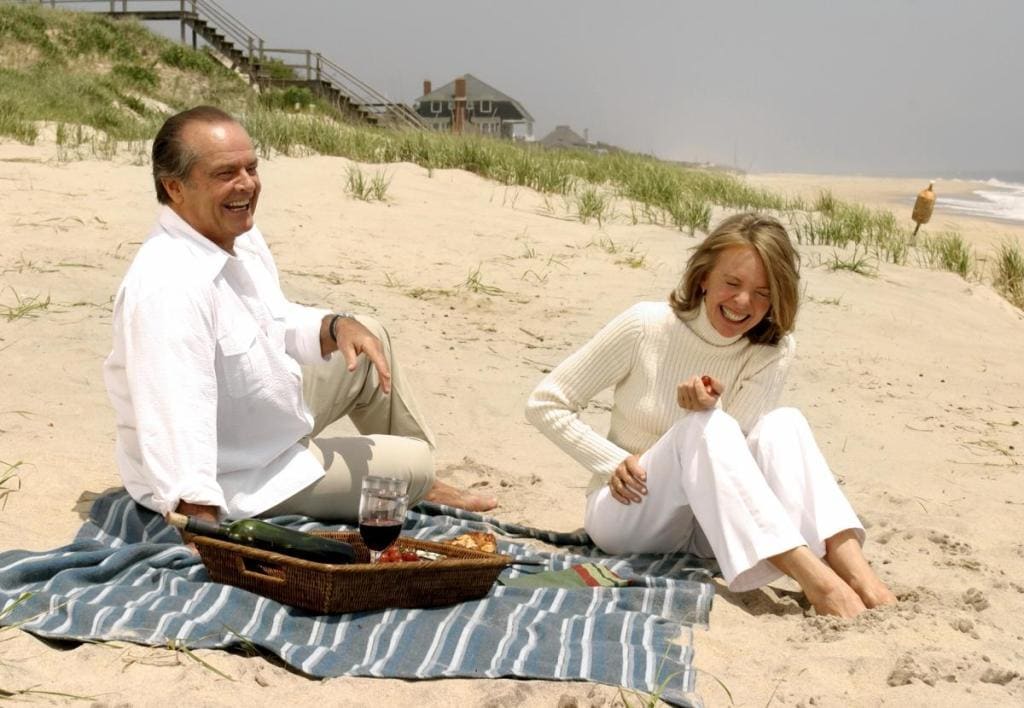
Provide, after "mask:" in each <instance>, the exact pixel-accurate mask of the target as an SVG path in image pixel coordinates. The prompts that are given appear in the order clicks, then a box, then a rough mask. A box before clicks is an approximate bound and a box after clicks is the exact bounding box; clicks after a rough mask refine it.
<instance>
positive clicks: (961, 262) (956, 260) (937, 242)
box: [918, 231, 977, 279]
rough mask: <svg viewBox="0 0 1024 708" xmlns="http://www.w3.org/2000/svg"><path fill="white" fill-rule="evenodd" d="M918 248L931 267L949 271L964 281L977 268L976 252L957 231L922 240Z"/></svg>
mask: <svg viewBox="0 0 1024 708" xmlns="http://www.w3.org/2000/svg"><path fill="white" fill-rule="evenodd" d="M918 248H919V250H920V251H921V253H922V255H923V256H924V260H925V262H926V263H927V264H928V265H929V266H930V267H932V268H938V269H940V270H948V271H950V272H951V273H956V274H957V275H959V276H960V277H961V278H964V279H966V278H967V277H968V276H969V275H970V274H971V272H972V271H973V270H974V269H975V267H976V263H977V258H976V257H975V255H974V252H973V251H972V250H971V249H970V247H969V246H968V245H967V244H966V243H965V242H964V239H963V237H962V236H961V235H960V234H959V233H958V232H956V231H946V232H943V233H940V234H938V235H937V236H932V237H930V238H925V239H922V240H921V242H920V244H919V245H918Z"/></svg>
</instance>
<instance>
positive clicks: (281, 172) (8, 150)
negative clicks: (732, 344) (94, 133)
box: [0, 142, 1024, 707]
mask: <svg viewBox="0 0 1024 708" xmlns="http://www.w3.org/2000/svg"><path fill="white" fill-rule="evenodd" d="M132 162H133V159H132V158H131V157H125V158H123V159H121V160H119V161H115V162H103V161H96V160H83V161H74V162H59V161H58V160H57V159H56V149H55V147H54V146H53V144H52V143H51V144H42V145H39V146H34V147H26V146H22V145H18V144H14V143H10V142H3V143H0V304H2V305H3V307H2V308H0V314H2V313H4V312H6V311H7V309H8V308H11V307H15V306H17V305H18V303H19V301H20V303H21V306H22V307H24V306H26V305H29V306H31V305H32V304H33V303H36V304H40V305H41V304H43V303H48V304H47V305H46V306H45V307H39V308H38V309H35V310H30V311H29V312H28V313H27V314H26V316H24V317H20V318H17V319H11V320H7V319H6V318H3V317H0V361H2V369H0V377H2V378H0V380H2V382H3V383H2V390H3V396H2V402H0V460H3V461H4V462H6V463H8V464H13V463H15V462H19V461H20V462H22V463H23V464H22V466H21V467H20V468H19V471H20V477H21V483H22V484H21V489H20V491H17V492H15V493H13V494H11V495H10V496H9V498H8V500H7V504H6V508H4V509H3V510H2V511H0V548H28V549H45V548H50V547H55V546H58V545H63V544H64V543H66V542H68V541H69V540H70V539H71V537H72V536H73V534H74V532H75V530H76V529H77V528H78V526H79V525H80V524H81V522H82V518H83V515H84V514H85V513H86V511H87V508H88V500H89V499H90V498H91V497H92V496H93V495H95V494H97V493H100V492H102V491H104V490H106V489H108V488H110V487H114V486H117V485H118V484H119V480H118V477H117V474H116V471H115V469H114V464H113V454H112V453H113V440H114V428H113V416H112V414H111V411H110V407H109V404H108V402H107V399H106V394H105V391H104V389H103V383H102V380H101V377H100V365H101V362H102V360H103V358H104V357H105V356H106V354H107V352H108V349H109V344H110V300H111V297H112V295H113V294H114V292H115V290H116V287H117V284H118V282H119V280H120V277H121V275H122V273H123V272H124V270H125V268H126V267H127V265H128V262H129V259H130V258H131V257H132V255H133V253H134V251H135V249H136V248H137V246H138V243H139V241H140V240H141V239H142V237H143V236H144V235H145V234H146V232H147V231H148V229H149V228H150V226H151V224H152V223H153V220H154V215H155V212H156V204H155V200H154V199H153V196H152V187H151V182H150V177H149V175H148V169H147V167H146V166H142V165H136V164H132ZM349 164H350V163H349V162H348V161H346V160H344V159H340V158H327V157H309V158H304V159H293V158H283V157H279V158H276V159H273V160H269V161H267V162H265V163H264V165H263V166H262V173H263V180H264V193H263V197H262V200H261V203H260V213H259V217H258V221H259V223H260V225H261V228H262V230H263V231H264V233H265V234H266V235H267V238H268V240H269V242H270V245H271V248H272V249H273V250H274V252H275V255H276V257H277V260H278V265H279V267H280V268H281V270H282V277H283V281H284V285H285V290H286V292H287V293H288V294H289V295H290V296H291V297H293V298H294V299H296V300H299V301H302V302H308V303H326V304H330V305H333V306H334V307H337V308H346V309H351V310H355V311H363V312H372V313H374V314H376V315H377V316H379V317H380V318H381V319H383V320H384V321H386V322H387V323H389V325H390V327H391V330H392V332H393V334H394V337H395V340H396V341H397V346H398V347H399V348H400V350H401V352H402V354H403V355H404V356H403V358H404V360H405V362H406V365H407V368H408V369H409V370H410V372H411V376H412V378H413V379H414V380H415V381H416V382H417V383H418V390H419V396H420V400H421V402H422V404H423V406H424V407H425V408H426V409H427V411H428V415H429V418H430V419H431V421H432V423H433V424H434V426H435V428H436V432H437V434H438V440H439V451H438V463H439V466H440V469H441V476H442V478H445V479H447V480H449V481H453V482H455V483H458V484H477V485H480V486H482V487H483V488H485V489H489V490H493V492H494V493H495V494H497V495H498V496H499V498H500V499H501V503H502V507H501V509H500V511H499V514H498V515H499V516H500V517H501V518H503V519H507V520H510V521H516V522H525V523H528V524H531V525H535V526H542V527H550V528H555V529H562V530H570V529H574V528H577V527H579V526H580V525H581V523H582V519H583V489H584V487H585V486H586V484H587V481H588V478H589V475H588V473H586V472H585V471H583V470H582V469H578V468H577V467H576V466H575V465H574V463H573V462H572V461H571V460H570V459H569V458H568V457H566V456H564V455H562V454H561V453H560V452H559V451H558V450H557V449H556V448H555V447H554V446H553V445H550V444H549V443H547V442H546V441H545V440H543V439H542V437H541V436H540V434H539V433H537V432H535V431H534V430H533V429H532V428H531V427H530V426H529V425H528V424H527V423H526V421H525V420H524V418H523V415H522V408H523V404H524V400H525V397H526V395H527V394H528V392H529V391H530V389H531V387H532V386H533V385H534V384H535V383H536V382H537V381H538V380H539V378H540V377H541V376H542V375H543V374H542V372H544V371H546V370H548V369H550V367H552V366H553V365H555V364H557V363H558V362H559V361H561V359H562V358H564V357H565V356H566V355H567V354H568V353H569V352H571V351H572V350H573V349H574V348H576V347H577V346H579V345H580V344H581V343H582V342H584V341H585V340H586V339H587V338H588V337H589V336H590V335H591V334H592V333H594V332H595V331H596V330H597V329H598V328H599V327H600V326H601V325H602V324H603V323H604V322H605V321H607V320H608V319H609V318H610V317H612V316H613V315H615V314H617V313H618V312H620V311H621V310H622V309H624V308H625V307H626V306H628V305H629V304H631V303H633V302H635V301H637V300H643V299H647V300H653V299H661V298H663V297H664V296H665V293H666V292H667V291H668V289H669V288H670V287H671V286H672V285H673V283H674V282H675V280H676V278H677V275H678V272H679V270H680V267H681V264H682V263H683V262H684V260H685V258H686V255H687V249H688V248H689V247H691V246H692V245H693V244H694V243H695V242H696V240H695V239H693V238H690V237H689V236H688V235H685V234H683V233H680V232H679V231H675V230H672V229H668V228H664V227H660V226H651V225H637V226H633V225H631V224H630V223H629V221H628V220H627V219H625V218H621V219H615V220H613V221H612V222H610V223H606V224H605V225H604V227H603V228H602V227H599V226H598V225H597V224H595V223H590V224H587V225H583V224H581V223H579V221H578V220H575V219H574V218H572V216H571V215H570V214H568V213H567V209H566V206H565V205H564V203H563V202H562V200H561V199H560V198H558V197H555V198H548V199H545V198H544V197H543V196H542V195H539V194H537V193H535V192H532V191H530V190H526V189H517V188H505V187H503V186H500V185H496V184H494V183H491V182H487V181H485V180H483V179H480V178H478V177H476V176H474V175H471V174H468V173H465V172H460V171H441V170H438V171H434V172H433V173H432V175H431V174H428V172H427V171H426V170H425V169H423V168H420V167H418V166H414V165H409V164H396V165H387V166H384V167H379V166H364V169H365V170H368V171H370V172H373V171H376V170H378V169H385V170H386V171H387V173H388V174H389V175H390V176H391V179H392V182H391V188H390V190H389V200H388V201H387V202H386V203H364V202H360V201H357V200H355V199H353V198H352V197H350V196H348V195H346V193H345V190H344V183H345V177H346V168H347V166H348V165H349ZM750 179H751V180H752V181H754V182H756V183H758V184H762V185H766V186H769V187H771V188H773V189H778V190H779V191H786V192H790V193H794V192H800V193H809V194H810V195H812V196H813V194H814V193H815V192H816V191H817V189H818V188H819V187H825V186H831V187H832V188H833V191H834V192H835V193H836V195H837V196H839V197H841V198H846V199H858V200H861V201H864V202H865V203H868V204H871V205H873V206H874V205H878V206H882V205H890V206H891V205H895V206H896V208H897V209H898V208H901V207H900V205H903V207H902V208H904V209H905V210H906V211H907V212H909V206H908V205H909V203H910V201H911V200H912V198H913V195H914V194H915V193H916V191H917V190H918V189H920V188H921V187H923V186H924V184H925V183H927V179H922V180H905V181H903V180H884V179H868V178H831V177H818V176H814V177H808V176H761V177H751V178H750ZM937 188H938V189H942V188H944V186H943V185H941V184H940V185H938V186H937ZM622 208H624V206H623V207H622ZM720 216H721V213H716V219H717V218H719V217H720ZM948 221H952V220H951V219H950V218H949V217H945V216H941V215H938V216H937V218H936V222H937V223H933V224H932V225H930V226H929V227H926V230H927V229H929V228H936V229H938V228H943V224H945V223H947V222H948ZM955 221H956V223H957V225H958V228H959V229H960V231H961V232H962V233H963V234H964V236H965V238H969V239H976V241H977V243H979V244H981V245H984V244H991V243H994V242H996V241H995V239H996V238H997V237H998V236H1000V235H1001V234H1003V233H1019V227H1009V226H1007V225H1005V224H996V223H992V222H985V221H983V220H979V219H968V218H959V217H958V218H957V219H956V220H955ZM979 247H980V246H979ZM802 254H803V257H804V269H803V276H804V283H805V285H804V287H805V297H804V305H803V309H802V312H801V315H800V319H799V324H798V331H797V338H798V343H799V349H798V362H797V365H796V367H795V370H794V371H793V373H792V374H791V377H790V380H789V382H788V386H787V394H786V400H787V402H789V403H791V404H794V405H798V406H800V407H801V408H802V409H803V410H804V411H805V413H806V414H807V416H808V418H809V419H810V420H811V422H812V424H813V425H814V427H815V430H816V432H817V434H818V437H819V440H820V442H821V444H822V447H823V449H824V450H825V451H826V454H827V456H828V457H829V459H830V461H831V462H832V464H833V467H834V469H835V472H836V474H837V475H838V476H839V477H840V478H841V480H842V481H843V484H844V485H845V490H846V492H847V494H848V495H849V496H850V498H851V499H852V501H853V503H854V506H855V508H857V509H858V511H859V512H860V513H861V515H862V518H863V519H864V521H865V523H866V525H867V526H868V527H869V528H868V534H869V541H868V547H867V550H868V554H869V557H870V558H872V559H873V560H874V562H875V563H876V564H877V566H878V568H879V570H880V573H881V575H882V576H883V578H885V579H886V580H887V581H888V582H890V583H891V585H892V587H893V588H894V589H895V590H896V591H897V593H898V594H899V596H900V598H901V603H900V604H899V605H898V606H896V607H892V608H886V609H882V610H876V611H870V612H868V613H865V614H864V615H862V616H861V617H859V618H857V619H856V620H854V621H849V622H848V621H839V620H834V619H828V618H822V617H816V616H809V615H808V614H807V613H806V612H805V610H804V606H803V605H802V604H801V603H802V598H800V597H799V596H798V595H795V594H794V593H792V592H791V591H790V590H789V589H787V588H785V587H781V586H780V587H779V588H778V589H770V590H765V591H756V592H752V593H745V594H741V595H735V594H730V593H729V592H727V591H725V590H724V588H722V587H721V586H720V587H719V590H720V593H719V596H718V598H716V601H715V606H714V610H713V612H712V617H711V627H710V630H709V631H706V632H705V631H698V632H697V633H696V634H697V638H696V665H697V667H698V668H699V669H701V671H702V674H701V678H700V679H699V683H698V689H699V690H700V691H701V693H702V694H703V696H704V700H705V702H706V703H707V705H709V706H724V705H729V704H730V701H729V698H728V697H727V694H726V690H725V689H724V688H723V685H724V686H725V687H727V689H728V691H729V693H731V696H732V700H733V701H735V704H736V705H740V706H764V705H766V704H768V703H771V704H772V705H803V706H811V705H814V706H819V707H820V706H874V705H895V704H899V705H901V706H935V705H957V704H971V705H1013V704H1020V703H1021V702H1024V677H1022V676H1021V674H1022V673H1024V540H1022V538H1021V535H1020V529H1021V528H1024V491H1022V490H1024V487H1022V485H1021V479H1022V478H1021V473H1022V471H1024V467H1022V464H1021V463H1022V462H1024V456H1022V448H1024V433H1022V430H1024V366H1021V363H1020V362H1021V352H1022V351H1024V318H1022V316H1021V313H1020V312H1019V311H1017V310H1015V309H1014V308H1012V307H1011V306H1009V305H1008V304H1007V303H1006V302H1005V301H1003V300H1002V299H1001V298H1000V297H999V296H998V295H996V294H995V293H993V292H992V291H991V290H990V289H989V288H988V287H987V286H984V285H980V284H977V283H968V282H965V281H964V280H962V279H960V278H959V277H957V276H954V275H951V274H948V273H940V272H934V271H928V270H923V269H920V268H914V267H896V266H887V265H882V266H881V268H880V271H879V273H878V276H877V277H874V278H868V277H864V276H860V275H856V274H852V273H844V272H831V271H829V270H828V269H827V268H826V267H824V266H823V265H821V264H822V263H824V262H825V261H826V260H827V258H828V256H829V255H830V254H831V249H820V248H803V249H802ZM634 266H638V267H634ZM605 400H607V399H605ZM606 415H607V413H606V411H605V410H603V408H602V407H601V406H600V405H598V406H593V407H592V409H591V410H590V411H588V416H589V417H590V419H591V420H592V421H594V422H595V423H596V424H597V425H604V424H605V421H606ZM467 431H469V434H468V433H467ZM0 469H2V468H0ZM0 640H2V642H0V687H2V688H5V689H8V690H11V689H14V688H21V687H26V686H37V687H39V688H42V689H46V690H54V691H62V692H66V693H73V694H82V695H90V696H95V697H96V700H97V701H99V702H100V703H102V704H111V705H129V704H131V705H136V704H157V703H161V704H166V703H168V702H171V701H173V702H175V703H178V702H187V703H190V704H194V705H215V704H224V703H232V704H238V703H242V702H250V703H252V704H254V705H262V704H269V703H271V702H279V703H286V702H293V701H294V699H295V697H296V696H298V695H301V697H302V699H303V700H308V701H319V702H322V703H324V704H326V705H348V706H357V705H382V704H386V703H387V704H403V703H409V704H411V703H414V702H415V703H416V704H422V705H430V706H441V705H480V706H523V705H525V706H555V705H560V703H559V701H560V699H563V697H564V699H563V700H565V701H566V703H562V704H561V705H581V706H584V705H611V704H613V703H614V702H615V701H616V700H619V694H618V692H617V691H616V690H615V689H614V688H612V687H603V686H593V685H588V684H579V683H577V684H558V683H547V682H519V681H506V680H501V681H469V680H449V681H436V682H429V683H409V682H403V681H397V680H367V679H334V680H329V681H322V682H314V681H309V680H307V679H305V678H302V677H300V676H297V675H295V674H293V673H291V672H289V671H287V670H285V669H283V668H281V667H280V666H278V665H275V664H272V663H270V662H267V661H265V660H263V659H259V658H245V657H241V656H235V655H229V654H226V653H222V652H201V655H202V656H203V658H204V659H205V660H207V661H208V662H210V663H211V664H212V665H214V666H216V667H217V668H218V669H219V670H221V671H223V672H224V673H225V674H227V675H229V676H230V677H232V678H233V679H234V680H233V681H228V680H226V679H224V678H221V677H220V676H217V675H216V674H214V673H212V672H211V671H209V670H208V669H206V668H204V667H203V666H201V665H199V664H197V663H195V662H192V661H191V660H189V659H187V658H186V657H184V656H183V655H181V654H176V653H174V652H171V651H168V650H164V649H151V648H144V647H136V646H130V645H118V646H117V647H110V646H93V645H84V646H75V645H57V644H51V643H47V642H41V641H39V640H37V639H35V638H33V637H31V636H29V635H25V634H21V633H19V632H17V631H5V632H3V633H2V634H0ZM572 701H575V703H572Z"/></svg>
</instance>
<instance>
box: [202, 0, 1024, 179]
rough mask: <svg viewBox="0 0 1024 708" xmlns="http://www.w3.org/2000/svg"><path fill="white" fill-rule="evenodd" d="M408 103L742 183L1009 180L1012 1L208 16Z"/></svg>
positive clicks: (551, 5) (330, 7)
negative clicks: (494, 111) (423, 102)
mask: <svg viewBox="0 0 1024 708" xmlns="http://www.w3.org/2000/svg"><path fill="white" fill-rule="evenodd" d="M217 1H218V3H219V4H220V5H221V6H222V7H223V8H225V9H227V10H228V11H229V12H230V13H231V14H233V15H234V16H235V17H236V18H238V19H239V20H241V21H242V22H244V23H245V25H247V26H248V27H249V28H250V29H252V30H253V31H254V32H256V33H257V34H259V35H260V36H262V37H263V38H264V40H265V41H266V44H267V46H274V47H289V48H303V49H305V48H309V49H312V50H315V51H319V52H321V53H322V54H323V55H324V56H326V57H328V58H329V59H331V60H332V61H334V62H335V63H336V64H339V65H341V66H342V67H344V68H346V69H347V70H349V71H350V72H352V73H353V74H355V75H356V76H358V77H359V78H361V79H362V80H363V81H365V82H367V83H369V84H370V85H372V86H374V87H375V88H376V89H378V90H379V91H381V92H382V93H384V94H386V95H387V96H388V97H389V98H391V99H393V100H399V101H403V102H407V103H411V102H412V101H413V100H414V99H416V98H417V97H418V96H419V95H420V94H421V92H422V91H421V89H422V84H423V80H424V79H430V80H431V81H432V82H433V85H434V87H435V88H436V87H438V86H441V85H442V84H445V83H447V82H449V81H451V80H452V79H453V78H455V77H456V76H460V75H462V74H464V73H471V74H473V75H475V76H477V77H478V78H480V79H482V80H484V81H486V82H487V83H489V84H491V85H492V86H494V87H495V88H497V89H499V90H501V91H503V92H504V93H506V94H509V95H510V96H513V97H514V98H516V99H517V100H518V101H519V102H520V103H522V104H523V105H524V106H525V107H526V109H527V110H528V111H529V112H530V113H531V114H532V115H533V117H534V119H535V120H536V123H535V125H534V135H535V136H536V137H537V138H540V137H543V136H544V135H545V134H546V133H547V132H548V131H550V130H551V129H553V128H554V127H555V126H556V125H559V124H567V125H569V126H571V127H572V128H573V129H574V130H576V131H577V132H578V133H581V134H582V132H583V130H584V129H587V130H588V133H589V137H590V139H591V140H600V141H603V142H607V143H612V144H614V145H618V146H621V147H624V148H627V149H630V150H635V151H638V152H647V153H652V154H655V155H657V156H658V157H661V158H665V159H673V160H687V161H695V162H713V163H716V164H721V165H729V166H734V167H738V168H740V169H743V170H747V171H752V172H775V171H784V172H815V173H839V174H871V175H906V176H922V177H939V176H942V177H952V176H975V177H977V176H995V175H996V174H998V173H1002V172H1020V171H1022V170H1024V139H1022V132H1024V49H1022V47H1024V41H1022V39H1021V36H1020V35H1021V31H1022V29H1024V2H1022V1H1021V0H970V1H968V0H927V1H925V0H774V1H771V0H733V1H730V0H721V1H719V2H708V1H707V0H704V1H702V2H696V1H690V0H675V1H670V0H517V1H516V2H514V3H510V2H493V1H492V0H472V1H471V0H435V1H434V2H424V1H423V0H370V1H367V0H361V1H360V2H354V1H352V0H291V2H281V1H280V0H217Z"/></svg>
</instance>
